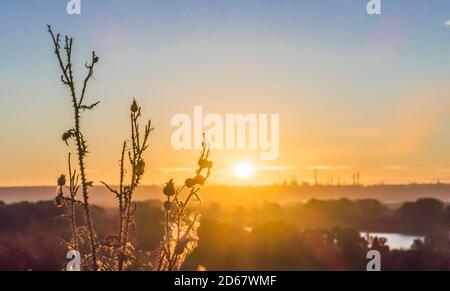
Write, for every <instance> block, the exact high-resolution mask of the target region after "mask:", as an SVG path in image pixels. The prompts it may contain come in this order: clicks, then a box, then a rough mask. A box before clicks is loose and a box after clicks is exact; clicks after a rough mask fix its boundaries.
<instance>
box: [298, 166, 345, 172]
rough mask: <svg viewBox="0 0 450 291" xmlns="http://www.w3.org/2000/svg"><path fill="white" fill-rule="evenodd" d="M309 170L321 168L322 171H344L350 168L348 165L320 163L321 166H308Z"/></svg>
mask: <svg viewBox="0 0 450 291" xmlns="http://www.w3.org/2000/svg"><path fill="white" fill-rule="evenodd" d="M306 169H307V170H321V171H343V170H348V169H350V167H349V166H347V165H340V166H329V165H319V166H311V167H308V168H306Z"/></svg>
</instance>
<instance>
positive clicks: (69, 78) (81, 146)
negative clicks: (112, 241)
mask: <svg viewBox="0 0 450 291" xmlns="http://www.w3.org/2000/svg"><path fill="white" fill-rule="evenodd" d="M48 32H49V33H50V35H51V37H52V40H53V44H54V46H55V54H56V56H57V59H58V63H59V66H60V68H61V71H62V73H63V75H62V76H61V81H62V82H63V84H64V85H66V86H68V87H69V90H70V94H71V97H72V106H73V109H74V123H75V128H74V135H75V140H76V147H77V153H78V163H79V169H80V177H81V187H82V192H83V200H84V203H83V210H84V214H85V216H86V223H87V227H88V231H89V240H90V245H91V255H92V261H93V262H92V268H93V270H94V271H97V270H98V265H97V246H96V241H95V233H94V229H93V225H92V219H91V213H90V207H89V192H88V188H89V186H90V183H89V182H88V180H87V176H86V169H85V161H84V158H85V156H86V154H87V151H86V144H85V141H84V139H83V135H82V133H81V126H80V109H81V108H82V101H83V98H84V95H85V92H86V87H87V83H88V81H89V79H90V78H91V77H92V76H93V69H94V66H95V63H97V61H98V58H97V56H96V55H95V52H93V53H92V62H91V64H90V65H86V67H87V68H88V69H89V72H88V75H87V76H86V78H85V81H84V85H83V89H82V95H81V98H80V101H79V102H78V100H77V96H76V91H75V84H74V80H73V73H72V61H71V56H72V44H73V39H72V38H69V37H66V43H65V50H66V55H67V65H66V66H64V63H63V60H62V57H61V50H60V49H61V47H60V35H59V34H57V35H56V36H55V35H54V33H53V31H52V29H51V27H50V25H49V26H48Z"/></svg>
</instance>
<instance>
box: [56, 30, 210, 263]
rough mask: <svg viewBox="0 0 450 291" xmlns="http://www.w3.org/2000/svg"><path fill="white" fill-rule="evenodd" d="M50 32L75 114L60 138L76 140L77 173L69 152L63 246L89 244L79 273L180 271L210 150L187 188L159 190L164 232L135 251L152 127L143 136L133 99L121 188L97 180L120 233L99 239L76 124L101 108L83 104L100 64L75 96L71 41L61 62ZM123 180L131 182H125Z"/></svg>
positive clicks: (62, 198) (192, 241) (190, 246)
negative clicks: (81, 219) (110, 197)
mask: <svg viewBox="0 0 450 291" xmlns="http://www.w3.org/2000/svg"><path fill="white" fill-rule="evenodd" d="M48 31H49V33H50V35H51V37H52V40H53V44H54V47H55V54H56V56H57V59H58V63H59V65H60V68H61V70H62V76H61V81H62V83H63V84H64V85H65V86H66V87H67V88H68V89H69V92H70V95H71V97H72V107H73V110H74V127H73V128H72V129H70V130H68V131H66V132H65V133H64V134H63V136H62V139H63V141H64V142H65V143H66V144H67V145H69V140H71V139H73V140H74V141H75V145H76V149H77V157H78V171H77V170H76V169H72V163H71V155H70V153H69V157H68V168H69V178H70V179H69V185H68V186H66V176H65V175H61V176H60V177H59V179H58V189H57V195H56V198H55V203H56V205H57V206H58V207H61V208H64V210H65V214H64V215H63V216H64V217H66V218H68V219H69V221H70V227H71V236H72V238H71V240H70V241H64V244H65V245H66V246H67V248H68V249H70V250H80V251H84V250H85V246H84V244H85V243H86V242H88V243H89V246H90V248H89V255H85V256H84V260H83V262H82V266H83V269H86V270H90V269H92V270H94V271H97V270H101V271H113V270H117V271H123V270H160V271H163V270H167V271H172V270H179V269H180V268H181V266H182V264H183V262H184V261H185V260H186V258H187V256H188V255H189V254H190V253H191V252H192V251H193V250H194V249H195V247H196V246H197V241H198V235H197V229H198V227H199V219H200V215H199V213H198V212H197V213H195V214H194V212H193V211H192V210H191V209H190V208H189V204H190V202H192V200H196V201H197V202H200V201H201V200H200V197H199V191H200V189H201V188H202V186H204V185H205V183H206V182H207V180H208V178H209V176H210V174H211V169H212V166H213V164H212V162H211V161H209V160H208V158H209V146H208V145H207V143H206V141H204V142H203V144H202V151H201V155H200V158H199V160H198V168H197V171H196V173H195V177H193V178H189V179H187V180H186V181H185V184H184V185H183V186H181V187H179V188H178V189H176V190H175V184H174V182H173V180H170V182H169V183H167V185H166V187H165V188H164V191H163V192H164V194H165V195H166V197H167V201H166V202H165V203H164V210H165V221H164V230H165V234H164V237H163V239H162V241H161V244H160V247H159V248H158V249H157V250H155V251H154V252H153V253H148V252H140V251H136V250H135V248H134V246H133V244H132V242H131V240H130V232H131V229H133V228H134V229H135V223H134V214H135V211H136V204H135V202H134V200H133V195H134V192H135V190H136V188H137V187H138V186H139V185H140V183H141V180H142V177H143V175H144V173H145V160H144V157H143V155H144V152H145V151H146V150H147V149H148V146H149V136H150V133H151V132H152V131H153V130H154V129H153V127H152V124H151V121H148V122H147V124H146V126H145V129H144V132H143V133H141V131H140V126H139V119H140V117H141V107H139V105H138V104H137V102H136V100H133V103H132V105H131V108H130V123H131V138H130V140H128V141H124V143H123V146H122V150H121V158H120V180H119V185H118V187H117V188H116V187H113V186H110V185H108V184H107V183H105V182H101V183H102V184H103V185H104V186H105V187H106V188H107V189H108V190H109V191H110V192H111V193H113V194H114V195H115V196H116V198H117V200H118V209H119V228H118V233H117V234H115V235H108V236H106V237H104V238H102V239H97V236H96V233H95V232H94V228H93V222H92V219H91V214H90V205H89V192H88V190H89V188H90V187H92V186H93V182H90V181H88V179H87V176H86V168H85V167H86V166H85V157H86V155H87V153H88V151H87V146H86V141H85V139H84V137H83V134H82V130H81V126H80V122H81V113H82V112H83V111H85V110H92V109H94V108H95V107H96V106H97V105H98V104H99V102H96V103H93V104H91V105H85V104H84V103H83V100H84V97H85V94H86V89H87V84H88V82H89V80H90V79H91V78H92V77H93V74H94V67H95V65H96V64H97V63H98V61H99V58H98V57H97V55H96V54H95V52H93V53H92V60H91V62H90V64H86V68H87V69H88V74H87V76H86V78H85V79H84V83H83V87H82V90H81V95H79V96H78V95H77V93H76V88H75V82H74V77H73V71H72V45H73V39H72V38H70V37H67V36H66V37H65V41H64V48H63V50H64V52H65V59H63V57H62V48H61V40H60V38H61V37H60V35H59V34H56V35H55V34H54V33H53V31H52V29H51V27H50V26H48ZM127 169H128V170H127ZM127 179H129V180H128V181H127ZM64 189H67V190H68V192H69V194H68V195H65V193H64V192H65V191H64ZM80 189H81V190H82V194H83V200H78V199H77V193H78V191H79V190H80ZM77 205H80V206H81V207H82V209H83V211H84V216H85V220H86V227H85V226H78V225H77V219H76V207H77ZM155 257H157V260H156V261H153V262H152V258H155ZM89 266H91V267H89Z"/></svg>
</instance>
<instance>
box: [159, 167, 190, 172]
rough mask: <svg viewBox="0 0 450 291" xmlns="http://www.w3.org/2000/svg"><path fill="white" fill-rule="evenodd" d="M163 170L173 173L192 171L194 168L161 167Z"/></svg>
mask: <svg viewBox="0 0 450 291" xmlns="http://www.w3.org/2000/svg"><path fill="white" fill-rule="evenodd" d="M158 170H160V171H161V172H172V173H175V172H177V173H185V172H192V171H194V170H193V169H190V168H159V169H158Z"/></svg>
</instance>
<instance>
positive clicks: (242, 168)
mask: <svg viewBox="0 0 450 291" xmlns="http://www.w3.org/2000/svg"><path fill="white" fill-rule="evenodd" d="M254 171H255V170H254V168H253V166H252V165H250V164H249V163H247V162H242V163H239V164H237V165H236V167H235V168H234V173H235V174H236V176H238V177H239V178H241V179H248V178H250V176H252V175H253V172H254Z"/></svg>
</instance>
